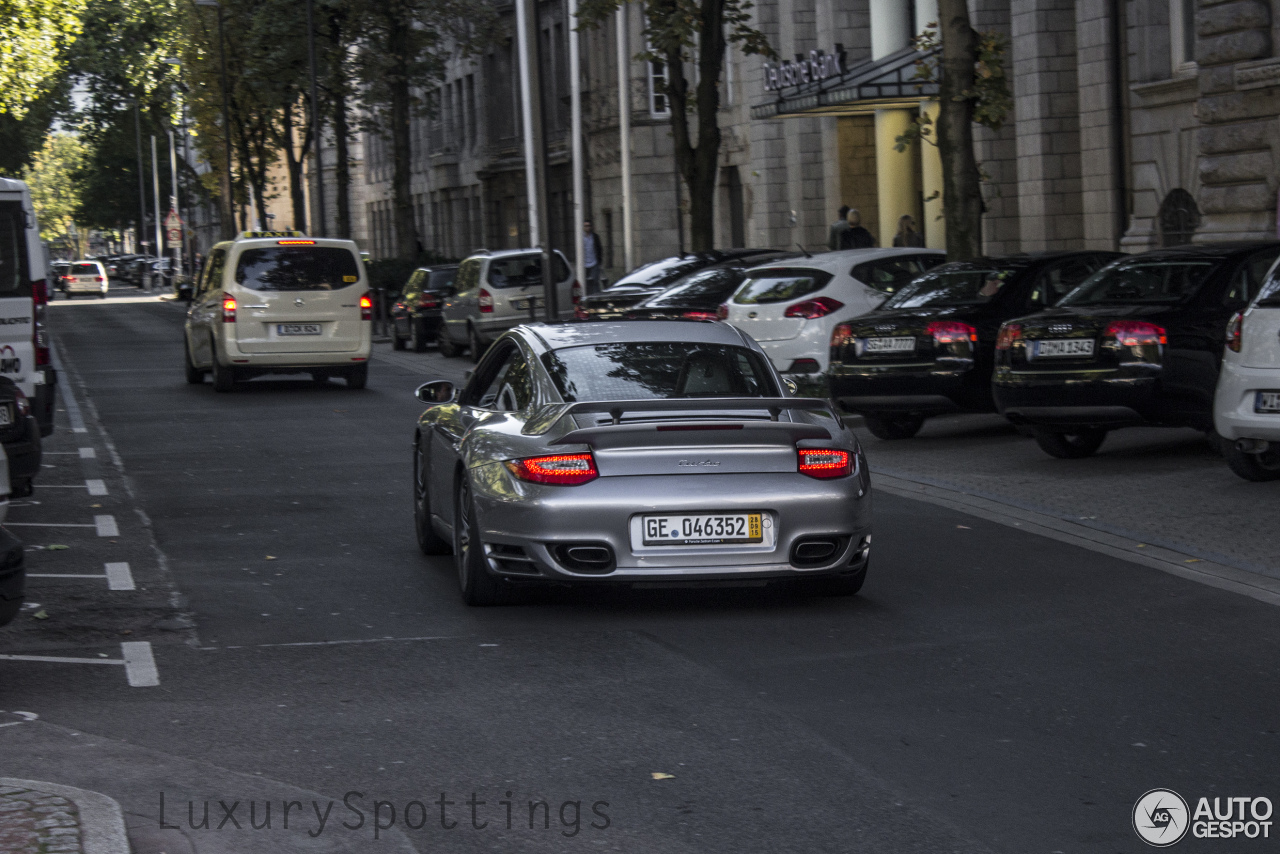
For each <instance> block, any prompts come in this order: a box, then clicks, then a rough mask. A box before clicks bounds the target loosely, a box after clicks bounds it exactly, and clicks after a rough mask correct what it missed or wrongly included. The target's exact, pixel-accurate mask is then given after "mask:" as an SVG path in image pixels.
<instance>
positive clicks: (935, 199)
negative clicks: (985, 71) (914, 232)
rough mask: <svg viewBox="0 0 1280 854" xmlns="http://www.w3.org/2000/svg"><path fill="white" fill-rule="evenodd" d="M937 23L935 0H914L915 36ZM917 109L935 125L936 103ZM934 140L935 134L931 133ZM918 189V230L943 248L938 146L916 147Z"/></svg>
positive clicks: (944, 225) (932, 244) (929, 242)
mask: <svg viewBox="0 0 1280 854" xmlns="http://www.w3.org/2000/svg"><path fill="white" fill-rule="evenodd" d="M937 22H938V0H916V20H915V25H916V35H919V34H920V33H923V32H924V31H925V28H926V27H928V26H929V25H930V24H937ZM920 111H921V112H922V113H924V114H925V115H927V116H928V117H929V120H930V121H931V122H932V123H933V124H932V126H933V127H934V128H937V126H938V102H937V101H924V102H922V103H921V104H920ZM934 139H935V140H936V139H937V136H936V135H934ZM920 185H921V186H920V189H921V192H922V194H923V196H924V211H923V213H922V214H921V222H920V229H921V233H922V234H924V243H925V246H928V247H929V248H930V249H946V248H947V221H946V219H945V217H944V216H943V213H942V156H941V155H940V154H939V153H938V146H937V145H931V144H929V143H923V144H921V146H920Z"/></svg>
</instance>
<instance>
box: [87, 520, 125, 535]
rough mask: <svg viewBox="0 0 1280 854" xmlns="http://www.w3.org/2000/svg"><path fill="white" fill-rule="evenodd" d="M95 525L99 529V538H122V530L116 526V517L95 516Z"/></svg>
mask: <svg viewBox="0 0 1280 854" xmlns="http://www.w3.org/2000/svg"><path fill="white" fill-rule="evenodd" d="M93 524H94V525H95V526H97V528H98V536H99V537H118V536H120V529H119V528H118V527H117V526H116V517H115V516H94V517H93Z"/></svg>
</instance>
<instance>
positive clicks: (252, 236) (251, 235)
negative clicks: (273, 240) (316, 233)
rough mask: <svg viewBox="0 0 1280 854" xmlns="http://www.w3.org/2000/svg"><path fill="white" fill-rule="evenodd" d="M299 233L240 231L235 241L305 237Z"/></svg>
mask: <svg viewBox="0 0 1280 854" xmlns="http://www.w3.org/2000/svg"><path fill="white" fill-rule="evenodd" d="M305 236H306V235H304V234H303V233H302V232H301V231H242V232H240V235H239V236H238V237H237V238H236V240H256V239H258V238H261V237H305Z"/></svg>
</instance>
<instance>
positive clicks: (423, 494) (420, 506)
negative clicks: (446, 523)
mask: <svg viewBox="0 0 1280 854" xmlns="http://www.w3.org/2000/svg"><path fill="white" fill-rule="evenodd" d="M421 442H422V439H421V437H419V439H418V442H416V443H414V450H413V530H414V532H415V533H416V534H417V537H418V548H419V549H421V550H422V553H423V554H424V555H430V556H433V557H434V556H436V555H447V554H449V553H450V552H452V551H453V544H452V543H450V542H449V541H448V540H445V539H444V538H442V537H441V536H440V535H439V534H437V533H436V531H435V529H434V528H432V527H431V494H430V492H429V491H428V488H427V483H428V481H429V479H430V472H429V471H427V461H426V459H425V458H424V457H423V454H422V444H421Z"/></svg>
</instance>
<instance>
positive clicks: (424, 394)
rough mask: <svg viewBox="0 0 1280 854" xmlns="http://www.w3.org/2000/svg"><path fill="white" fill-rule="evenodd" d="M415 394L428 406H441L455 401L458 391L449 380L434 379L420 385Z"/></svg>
mask: <svg viewBox="0 0 1280 854" xmlns="http://www.w3.org/2000/svg"><path fill="white" fill-rule="evenodd" d="M414 396H415V397H417V398H418V400H420V401H422V402H423V403H425V404H427V405H428V406H439V405H440V404H442V403H453V401H454V400H456V399H457V396H458V393H457V390H456V389H455V388H454V386H453V383H451V382H449V381H448V380H432V381H431V382H429V383H423V384H422V385H420V386H418V390H417V391H415V392H414Z"/></svg>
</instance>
